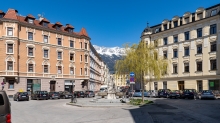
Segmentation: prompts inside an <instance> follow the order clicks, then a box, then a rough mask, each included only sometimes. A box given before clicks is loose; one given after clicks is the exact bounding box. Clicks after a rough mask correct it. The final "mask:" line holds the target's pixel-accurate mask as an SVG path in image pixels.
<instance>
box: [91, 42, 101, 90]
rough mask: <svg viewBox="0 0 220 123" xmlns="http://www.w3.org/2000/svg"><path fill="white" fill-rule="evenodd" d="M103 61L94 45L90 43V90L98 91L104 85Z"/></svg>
mask: <svg viewBox="0 0 220 123" xmlns="http://www.w3.org/2000/svg"><path fill="white" fill-rule="evenodd" d="M102 63H103V61H102V59H101V57H100V56H99V54H98V52H97V51H96V50H95V48H94V47H93V45H92V44H91V43H90V79H89V90H93V91H98V90H99V88H100V87H101V84H102V83H103V80H102Z"/></svg>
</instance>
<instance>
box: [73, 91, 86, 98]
mask: <svg viewBox="0 0 220 123" xmlns="http://www.w3.org/2000/svg"><path fill="white" fill-rule="evenodd" d="M74 95H75V96H76V97H78V98H79V97H82V98H84V97H85V93H84V92H83V91H75V92H74Z"/></svg>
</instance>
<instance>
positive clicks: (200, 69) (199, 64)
mask: <svg viewBox="0 0 220 123" xmlns="http://www.w3.org/2000/svg"><path fill="white" fill-rule="evenodd" d="M196 64H197V71H202V61H199V62H196Z"/></svg>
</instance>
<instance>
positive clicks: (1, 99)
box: [0, 90, 11, 123]
mask: <svg viewBox="0 0 220 123" xmlns="http://www.w3.org/2000/svg"><path fill="white" fill-rule="evenodd" d="M0 123H11V103H10V102H9V99H8V96H7V94H6V92H5V91H1V90H0Z"/></svg>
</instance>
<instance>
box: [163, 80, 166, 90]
mask: <svg viewBox="0 0 220 123" xmlns="http://www.w3.org/2000/svg"><path fill="white" fill-rule="evenodd" d="M163 89H167V82H166V81H165V82H163Z"/></svg>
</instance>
